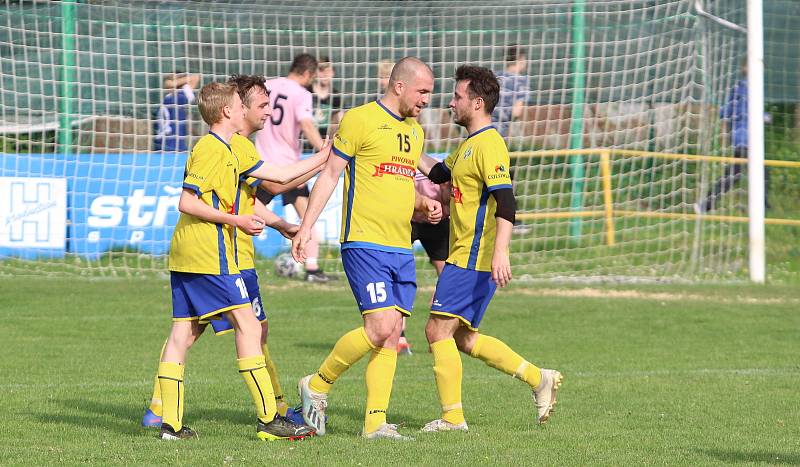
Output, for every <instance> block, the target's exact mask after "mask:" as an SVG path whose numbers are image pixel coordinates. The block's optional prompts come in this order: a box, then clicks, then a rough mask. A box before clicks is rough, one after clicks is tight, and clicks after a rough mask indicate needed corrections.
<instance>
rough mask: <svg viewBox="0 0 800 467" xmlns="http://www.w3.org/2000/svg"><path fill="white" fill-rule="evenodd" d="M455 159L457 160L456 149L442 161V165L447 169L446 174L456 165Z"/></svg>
mask: <svg viewBox="0 0 800 467" xmlns="http://www.w3.org/2000/svg"><path fill="white" fill-rule="evenodd" d="M456 159H458V148H456V150H455V151H453V152H451V153H450V154H449V155H448V156H447V157H445V159H444V160H443V161H442V165H444V168H445V169H447V171H448V172H452V171H453V166H454V165H456Z"/></svg>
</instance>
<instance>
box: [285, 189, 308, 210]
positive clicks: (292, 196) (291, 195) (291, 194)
mask: <svg viewBox="0 0 800 467" xmlns="http://www.w3.org/2000/svg"><path fill="white" fill-rule="evenodd" d="M309 195H310V193H309V191H308V185H303V186H301V187H300V188H292V189H291V190H289V191H287V192H285V193H282V196H281V197H282V198H283V205H284V206H288V205H290V204H294V202H295V201H297V198H301V197H302V198H308V197H309Z"/></svg>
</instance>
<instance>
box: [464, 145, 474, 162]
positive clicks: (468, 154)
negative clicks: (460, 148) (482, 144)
mask: <svg viewBox="0 0 800 467" xmlns="http://www.w3.org/2000/svg"><path fill="white" fill-rule="evenodd" d="M471 155H472V146H470V147H468V148H467V150H466V151H464V160H467V159H469V156H471Z"/></svg>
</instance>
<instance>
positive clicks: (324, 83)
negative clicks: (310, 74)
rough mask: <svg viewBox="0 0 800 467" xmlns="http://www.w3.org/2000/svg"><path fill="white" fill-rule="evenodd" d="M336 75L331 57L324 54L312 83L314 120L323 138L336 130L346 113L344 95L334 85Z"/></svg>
mask: <svg viewBox="0 0 800 467" xmlns="http://www.w3.org/2000/svg"><path fill="white" fill-rule="evenodd" d="M334 76H336V71H335V70H334V69H333V63H331V59H330V58H328V57H326V56H324V55H323V56H322V57H320V58H319V60H318V63H317V79H316V80H315V81H314V82H313V83H312V84H311V92H312V98H313V100H312V105H313V106H314V122H315V123H316V124H317V129H318V130H319V134H320V136H322V137H323V138H324V137H325V136H327V135H329V134H330V135H333V134H334V133H335V132H336V131H335V130H336V125H338V124H339V120H341V119H342V115H343V114H344V111H343V110H342V96H341V95H340V94H339V90H338V89H336V88H335V87H333V77H334Z"/></svg>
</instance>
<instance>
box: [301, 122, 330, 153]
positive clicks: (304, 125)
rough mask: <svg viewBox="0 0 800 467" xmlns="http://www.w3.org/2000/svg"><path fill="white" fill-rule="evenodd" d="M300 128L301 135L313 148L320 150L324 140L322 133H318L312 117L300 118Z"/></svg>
mask: <svg viewBox="0 0 800 467" xmlns="http://www.w3.org/2000/svg"><path fill="white" fill-rule="evenodd" d="M300 129H301V130H302V131H303V136H305V137H306V139H307V140H308V142H309V143H311V146H312V147H313V148H314V149H316V150H320V149H322V148H323V147H324V146H325V141H323V139H322V135H320V134H319V130H318V129H317V125H316V123H314V119H311V118H306V119H304V120H301V121H300Z"/></svg>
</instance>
